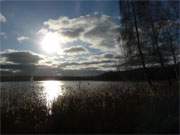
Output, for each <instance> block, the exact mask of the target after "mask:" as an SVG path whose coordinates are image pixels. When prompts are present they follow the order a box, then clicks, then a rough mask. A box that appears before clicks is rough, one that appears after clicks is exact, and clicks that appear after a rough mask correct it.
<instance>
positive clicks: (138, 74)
mask: <svg viewBox="0 0 180 135" xmlns="http://www.w3.org/2000/svg"><path fill="white" fill-rule="evenodd" d="M175 68H176V69H179V64H178V65H176V67H174V66H172V65H171V66H168V67H167V71H166V73H164V71H163V70H162V69H161V68H160V67H151V68H149V72H150V78H151V79H152V80H167V79H168V78H167V77H170V78H171V79H175V78H176V74H178V77H179V70H176V71H177V73H176V71H175V70H174V69H175ZM31 78H32V76H1V81H31ZM41 80H67V81H68V80H69V81H71V80H75V81H76V80H94V81H144V80H146V76H145V74H144V72H143V69H142V68H139V69H134V70H128V71H114V72H113V71H112V72H106V73H103V74H101V75H98V76H84V77H80V76H75V77H74V76H33V81H41Z"/></svg>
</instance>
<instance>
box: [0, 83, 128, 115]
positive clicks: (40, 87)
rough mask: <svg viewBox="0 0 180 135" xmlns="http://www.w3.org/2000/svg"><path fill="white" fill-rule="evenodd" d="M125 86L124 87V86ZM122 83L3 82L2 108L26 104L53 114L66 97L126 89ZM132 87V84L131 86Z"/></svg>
mask: <svg viewBox="0 0 180 135" xmlns="http://www.w3.org/2000/svg"><path fill="white" fill-rule="evenodd" d="M123 85H124V86H123ZM125 85H126V84H125V83H121V82H103V81H54V80H49V81H33V82H31V81H24V82H1V107H4V108H6V109H7V110H11V109H14V108H16V109H18V108H19V107H22V106H25V102H26V103H27V102H28V103H32V104H41V105H45V106H46V107H47V109H48V110H49V114H51V108H52V104H53V102H55V101H56V100H57V99H59V100H60V99H61V97H63V96H64V95H68V94H76V95H79V96H80V95H81V94H82V93H85V94H87V93H92V92H94V93H95V92H97V91H100V90H101V91H102V90H106V89H112V88H117V89H118V88H119V87H123V88H124V87H125ZM129 85H130V84H129ZM77 93H78V94H77Z"/></svg>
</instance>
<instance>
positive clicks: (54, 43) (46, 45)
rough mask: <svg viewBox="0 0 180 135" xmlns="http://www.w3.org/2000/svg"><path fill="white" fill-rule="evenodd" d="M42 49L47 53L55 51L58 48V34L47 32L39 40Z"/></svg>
mask: <svg viewBox="0 0 180 135" xmlns="http://www.w3.org/2000/svg"><path fill="white" fill-rule="evenodd" d="M41 46H42V49H43V50H44V51H45V52H47V53H49V54H52V53H57V52H58V51H59V50H60V40H59V37H58V34H56V33H50V32H49V33H47V34H45V35H44V37H43V38H42V41H41Z"/></svg>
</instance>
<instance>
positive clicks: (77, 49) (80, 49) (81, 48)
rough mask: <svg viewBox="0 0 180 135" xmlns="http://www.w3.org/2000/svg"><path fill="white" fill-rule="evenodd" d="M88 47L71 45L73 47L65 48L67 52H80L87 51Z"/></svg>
mask: <svg viewBox="0 0 180 135" xmlns="http://www.w3.org/2000/svg"><path fill="white" fill-rule="evenodd" d="M85 51H86V49H85V48H83V47H80V46H79V47H71V48H68V49H65V51H64V52H66V53H79V52H85Z"/></svg>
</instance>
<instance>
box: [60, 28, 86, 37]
mask: <svg viewBox="0 0 180 135" xmlns="http://www.w3.org/2000/svg"><path fill="white" fill-rule="evenodd" d="M83 31H84V29H83V28H71V29H70V28H69V29H64V30H63V32H62V34H63V35H66V36H68V37H71V38H76V37H79V36H80V34H81V33H82V32H83Z"/></svg>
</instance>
